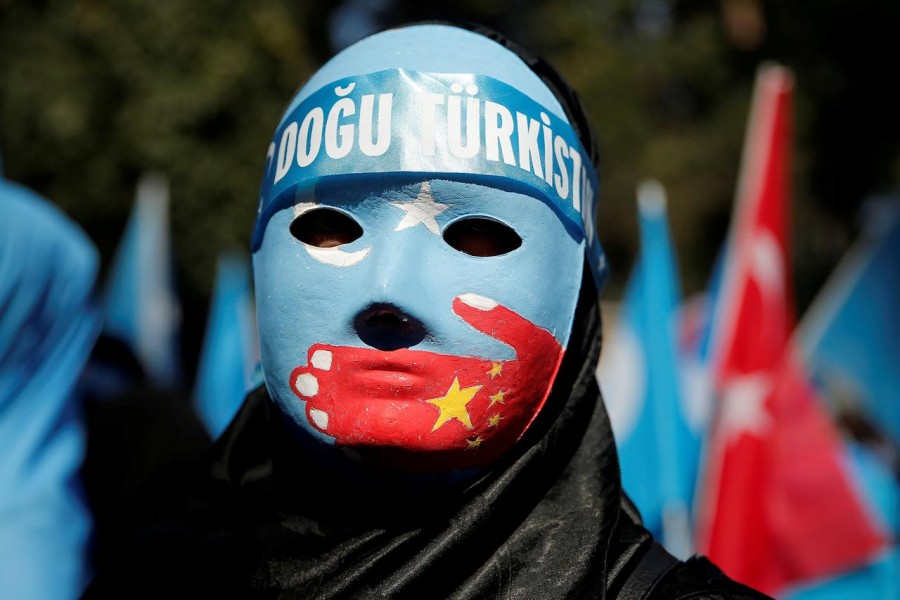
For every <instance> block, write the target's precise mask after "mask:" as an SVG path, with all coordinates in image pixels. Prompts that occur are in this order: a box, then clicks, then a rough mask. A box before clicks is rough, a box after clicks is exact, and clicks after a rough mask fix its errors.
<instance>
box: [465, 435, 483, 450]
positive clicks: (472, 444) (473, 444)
mask: <svg viewBox="0 0 900 600" xmlns="http://www.w3.org/2000/svg"><path fill="white" fill-rule="evenodd" d="M483 441H484V440H483V439H482V437H481V436H480V435H479V436H478V437H476V438H475V439H474V440H466V443H467V444H469V447H468V448H466V450H474V449H475V448H477V447H479V446H480V445H481V442H483Z"/></svg>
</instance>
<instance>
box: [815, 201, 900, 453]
mask: <svg viewBox="0 0 900 600" xmlns="http://www.w3.org/2000/svg"><path fill="white" fill-rule="evenodd" d="M869 208H870V210H873V211H874V212H875V214H872V215H870V218H869V219H868V222H867V223H866V224H865V225H864V228H863V233H862V239H861V240H860V241H859V242H857V243H856V244H855V245H854V247H853V248H851V249H850V251H849V252H848V254H847V256H846V257H845V258H844V259H843V260H842V261H841V264H840V265H838V268H837V269H836V270H835V273H834V275H833V276H832V277H831V278H830V279H829V281H828V282H827V284H826V285H825V288H824V289H823V290H822V292H821V293H820V294H819V296H818V297H817V298H816V300H815V302H813V304H812V306H811V307H810V309H809V310H808V311H807V313H806V316H804V318H803V321H802V323H801V324H800V327H799V330H798V336H799V341H800V347H801V349H802V352H803V355H804V357H805V359H806V363H807V365H809V369H810V372H811V373H812V375H813V378H814V380H815V381H816V383H817V385H819V387H820V388H821V389H822V391H823V393H824V395H825V397H826V398H827V399H828V400H829V401H831V403H832V405H834V404H835V403H836V402H843V403H844V404H845V405H844V406H841V407H839V408H844V409H846V408H854V409H858V410H860V411H861V412H862V413H863V414H864V415H866V416H867V417H868V419H869V420H870V421H871V422H872V423H874V424H877V425H878V426H879V427H880V428H882V433H885V434H887V435H889V436H890V437H891V438H892V439H893V440H894V443H896V444H900V368H898V365H900V309H898V307H900V201H896V200H895V201H894V202H889V201H888V202H884V203H881V204H870V205H869ZM848 402H849V403H852V404H854V405H855V406H852V407H850V406H846V404H847V403H848Z"/></svg>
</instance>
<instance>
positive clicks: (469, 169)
mask: <svg viewBox="0 0 900 600" xmlns="http://www.w3.org/2000/svg"><path fill="white" fill-rule="evenodd" d="M402 35H403V39H405V40H409V39H410V38H411V36H415V35H428V36H431V37H432V39H434V38H435V37H437V38H439V37H441V36H446V37H448V41H451V42H453V43H454V45H457V46H459V45H460V41H461V40H462V41H466V42H467V45H469V46H471V45H473V44H474V45H476V46H478V45H479V44H484V45H485V48H484V49H481V50H487V51H489V52H492V53H493V54H497V55H498V60H496V61H495V62H497V63H498V64H500V65H502V64H504V63H503V61H508V60H510V59H509V57H507V56H505V55H506V54H510V55H511V53H509V51H508V50H506V49H503V48H500V47H499V46H498V45H497V44H495V43H494V42H491V41H489V40H487V39H486V38H482V37H481V36H477V35H474V34H470V33H468V32H462V33H461V32H459V31H458V30H454V29H453V28H448V27H443V26H417V27H413V28H410V29H409V30H406V31H404V32H403V33H402ZM458 36H462V37H461V39H460V40H457V39H456V37H458ZM398 37H399V34H398V33H395V32H386V33H384V34H379V35H377V36H373V37H372V38H370V39H368V40H364V41H363V42H361V43H360V44H357V46H355V47H354V46H351V48H350V49H348V50H345V51H344V52H343V53H342V54H339V55H338V56H337V57H335V59H333V60H332V62H331V63H329V64H328V65H326V66H325V67H323V69H322V70H321V71H320V72H319V73H317V75H316V76H314V77H313V79H312V80H311V81H310V83H309V84H307V85H306V86H305V87H304V88H303V89H302V90H301V91H300V93H299V94H298V95H297V97H295V99H294V100H293V101H292V103H291V105H290V107H289V108H288V111H287V112H286V113H285V115H284V116H283V117H282V119H281V122H280V124H279V126H278V128H277V129H276V130H275V134H274V136H273V139H272V142H271V144H270V145H269V149H268V153H267V157H266V167H265V172H264V175H263V182H262V189H261V192H260V199H259V208H258V214H257V221H256V225H255V227H254V231H253V239H252V250H253V251H254V252H255V251H256V250H257V249H258V248H259V246H260V244H261V243H262V236H263V234H264V232H265V229H266V225H267V224H268V221H269V219H270V218H271V217H272V215H273V214H274V213H275V212H277V211H279V210H281V209H283V208H285V207H287V206H290V205H292V204H293V203H294V201H295V200H294V199H295V195H296V193H297V192H298V191H305V190H308V189H310V188H312V187H313V186H314V184H315V183H317V182H319V181H322V180H324V179H330V178H332V177H342V178H343V177H348V176H353V175H357V174H366V175H372V174H380V173H384V174H397V173H407V174H415V175H423V176H424V177H429V178H446V179H458V180H462V181H471V182H475V183H481V184H483V185H487V186H492V185H493V186H497V187H504V188H506V189H511V190H513V191H518V192H521V193H526V194H530V195H532V196H535V197H537V198H540V199H541V200H543V201H545V202H547V203H548V204H549V205H550V206H551V207H552V208H553V209H554V211H555V212H556V214H557V215H558V216H559V217H560V219H561V220H562V221H563V222H564V223H566V224H567V225H568V226H569V227H570V228H572V229H573V230H574V231H578V232H580V234H581V235H583V237H584V239H585V252H586V254H587V258H588V263H589V264H590V266H591V269H592V271H593V274H594V279H595V282H596V283H597V286H598V288H599V287H600V286H601V285H602V283H603V281H604V279H605V277H606V272H607V268H606V262H605V258H604V255H603V250H602V248H601V246H600V243H599V240H598V239H597V236H596V234H595V231H594V215H595V213H596V204H597V196H598V191H599V183H598V179H597V173H596V171H595V169H594V166H593V164H591V161H590V155H589V153H588V152H587V150H586V149H585V148H584V147H583V146H582V144H581V142H580V140H579V138H578V135H577V134H576V133H575V131H574V130H573V129H572V127H571V126H570V125H569V124H568V122H566V120H565V119H564V118H562V117H561V116H560V115H561V111H560V109H559V107H558V106H555V103H556V101H555V99H553V98H552V95H551V94H550V93H549V91H548V90H547V89H546V87H545V86H543V85H542V84H540V83H539V82H538V79H537V77H536V76H534V75H533V74H531V73H528V74H526V75H524V76H523V75H521V74H518V73H517V72H516V69H509V68H503V69H500V70H501V71H502V72H503V78H504V80H510V79H512V80H513V81H514V82H519V83H521V84H522V85H523V86H524V88H525V89H526V90H527V93H525V92H523V91H520V89H519V86H514V85H510V83H507V82H506V81H501V80H500V79H498V78H496V77H493V76H490V75H485V74H473V73H458V72H452V73H448V72H439V73H438V72H426V71H423V70H418V69H415V68H413V67H416V66H424V67H439V68H441V70H443V69H444V68H446V66H447V65H446V64H443V62H444V59H435V58H434V57H430V58H427V59H422V58H418V57H413V58H410V57H402V56H401V57H400V58H399V59H398V60H399V63H398V64H399V65H400V66H402V67H404V68H392V69H381V70H376V71H374V72H369V73H366V74H361V75H353V74H348V71H349V73H353V69H352V66H353V65H354V64H356V66H363V62H365V61H367V60H368V61H371V60H373V59H371V58H368V57H367V56H366V55H365V51H364V49H363V48H361V46H365V45H373V46H376V48H375V50H380V49H381V48H380V47H381V46H384V47H385V48H388V49H390V48H391V47H392V46H398V47H401V48H402V43H398V41H397V39H396V38H398ZM435 45H436V46H440V45H441V44H437V43H435ZM495 47H496V48H495ZM356 50H359V52H355V51H356ZM369 50H372V49H371V48H370V49H369ZM476 50H479V49H478V48H476V49H473V52H475V51H476ZM357 54H359V56H357ZM374 54H376V55H377V54H379V53H378V52H377V51H376V52H374ZM385 54H386V55H387V56H391V53H385ZM371 55H372V53H369V54H368V56H369V57H370V56H371ZM513 60H514V61H518V59H515V58H514V59H513ZM361 61H362V62H361ZM461 62H462V63H463V64H461V65H460V66H461V67H462V68H463V69H465V68H469V69H471V68H472V66H473V65H472V64H470V63H472V62H473V61H472V58H471V57H468V58H466V57H463V59H462V60H461ZM518 62H519V63H521V61H518ZM345 63H346V64H345ZM357 63H358V64H357ZM373 64H378V63H377V62H376V63H373ZM523 66H524V65H523ZM365 67H369V68H371V66H370V65H365V66H364V67H363V68H365ZM485 70H486V71H488V72H491V73H492V74H493V75H500V74H501V73H498V72H496V71H497V70H498V69H494V70H493V71H492V70H491V69H485ZM328 74H331V75H332V76H334V75H343V76H342V77H340V78H337V77H335V78H334V79H333V80H331V81H330V82H329V79H326V78H325V77H327V75H328ZM519 80H521V81H519ZM532 80H534V81H532ZM536 82H538V83H536ZM313 86H318V87H317V88H315V87H313ZM536 91H537V92H536ZM545 96H546V97H545ZM535 97H538V98H540V99H541V100H542V101H543V104H542V103H539V102H537V101H536V100H535V99H534V98H535ZM548 102H549V103H550V104H547V103H548ZM545 105H546V106H545Z"/></svg>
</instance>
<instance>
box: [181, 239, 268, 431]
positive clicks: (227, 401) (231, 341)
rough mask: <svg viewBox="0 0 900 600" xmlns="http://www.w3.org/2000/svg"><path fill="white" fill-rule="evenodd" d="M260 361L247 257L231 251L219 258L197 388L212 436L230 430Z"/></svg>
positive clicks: (199, 405) (198, 403) (196, 397)
mask: <svg viewBox="0 0 900 600" xmlns="http://www.w3.org/2000/svg"><path fill="white" fill-rule="evenodd" d="M258 362H259V347H258V342H257V337H256V318H255V313H254V309H253V300H252V299H251V296H250V275H249V267H248V261H247V258H246V257H243V256H241V255H239V254H227V255H225V256H222V257H220V258H219V264H218V271H217V273H216V284H215V289H214V290H213V298H212V303H211V306H210V310H209V317H208V320H207V325H206V337H205V339H204V342H203V351H202V352H201V355H200V365H199V367H198V369H197V383H196V388H195V390H194V402H195V405H196V409H197V414H199V415H200V418H201V420H202V421H203V423H204V424H205V425H206V428H207V430H208V431H209V432H210V435H212V437H214V438H215V437H218V435H219V434H220V433H222V431H224V430H225V428H226V427H227V426H228V424H229V423H230V422H231V419H232V417H234V415H235V413H236V412H237V410H238V408H240V406H241V403H242V402H243V400H244V395H245V394H246V393H247V390H248V389H250V387H251V386H252V384H253V381H252V379H253V373H254V369H255V368H256V364H257V363H258Z"/></svg>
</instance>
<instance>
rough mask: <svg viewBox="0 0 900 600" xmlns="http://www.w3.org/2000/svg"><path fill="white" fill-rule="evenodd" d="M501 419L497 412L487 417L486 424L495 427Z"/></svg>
mask: <svg viewBox="0 0 900 600" xmlns="http://www.w3.org/2000/svg"><path fill="white" fill-rule="evenodd" d="M502 420H503V417H502V416H501V415H500V413H497V414H496V415H494V416H493V417H490V418H488V425H489V426H491V427H497V426H498V425H499V424H500V421H502Z"/></svg>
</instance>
